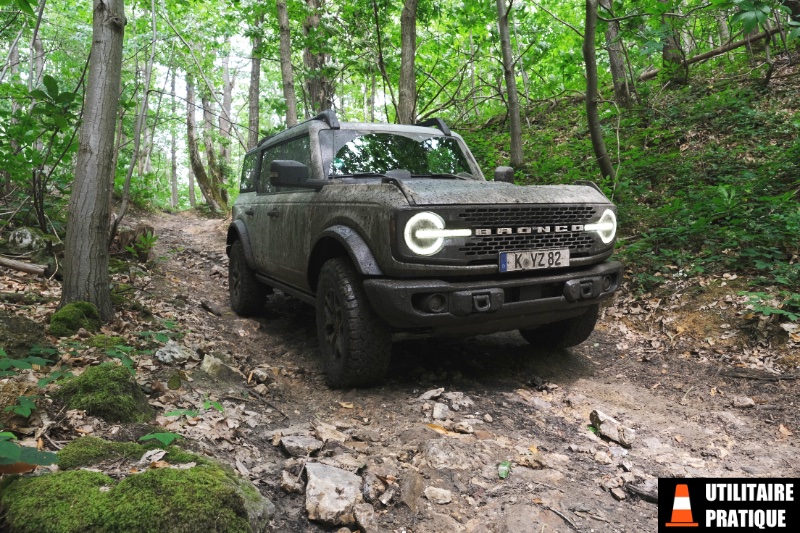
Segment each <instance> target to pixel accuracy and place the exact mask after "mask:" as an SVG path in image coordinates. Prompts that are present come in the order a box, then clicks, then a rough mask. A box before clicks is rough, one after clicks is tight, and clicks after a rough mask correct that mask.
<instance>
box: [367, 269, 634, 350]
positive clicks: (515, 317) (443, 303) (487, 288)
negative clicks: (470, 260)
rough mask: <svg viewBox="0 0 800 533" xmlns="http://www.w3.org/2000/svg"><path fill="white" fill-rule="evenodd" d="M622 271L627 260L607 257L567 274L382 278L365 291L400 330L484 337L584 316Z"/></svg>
mask: <svg viewBox="0 0 800 533" xmlns="http://www.w3.org/2000/svg"><path fill="white" fill-rule="evenodd" d="M622 269H623V266H622V263H619V262H618V261H606V262H604V263H600V264H598V265H593V266H591V267H589V268H582V269H580V270H570V271H568V272H563V273H556V274H549V275H541V274H537V275H526V276H520V275H516V276H514V277H508V278H503V277H496V278H494V279H490V280H481V281H474V282H471V281H466V282H464V281H459V282H448V281H443V280H435V279H380V278H377V279H366V280H364V290H365V291H366V293H367V296H368V298H369V300H370V303H371V304H372V307H373V308H374V309H375V311H376V312H377V313H378V315H379V316H380V317H381V318H383V320H385V321H386V323H388V324H389V325H390V326H391V327H392V328H394V329H396V330H400V331H411V332H418V333H425V334H431V335H463V334H469V335H478V334H487V333H494V332H497V331H509V330H513V329H530V328H534V327H537V326H540V325H542V324H548V323H551V322H557V321H559V320H564V319H567V318H571V317H575V316H579V315H581V314H583V313H584V312H585V311H586V307H587V306H590V305H593V304H596V303H598V302H600V301H602V300H604V299H606V298H609V297H610V296H611V295H612V294H613V293H614V291H616V290H617V288H619V285H620V282H621V280H622Z"/></svg>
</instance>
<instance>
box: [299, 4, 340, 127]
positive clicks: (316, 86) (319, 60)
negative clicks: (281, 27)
mask: <svg viewBox="0 0 800 533" xmlns="http://www.w3.org/2000/svg"><path fill="white" fill-rule="evenodd" d="M324 4H325V0H306V6H307V7H308V11H309V12H310V15H308V17H306V20H305V22H304V23H303V31H304V33H305V36H306V41H307V42H312V43H314V45H315V48H316V49H312V48H309V47H308V46H306V47H305V48H304V49H303V63H304V64H305V67H306V71H307V74H306V83H305V85H306V92H307V93H308V99H309V104H310V106H311V109H310V110H308V111H310V112H311V113H312V114H316V113H319V112H320V111H325V110H326V109H333V82H332V81H331V79H330V78H329V77H328V76H327V75H326V74H325V67H326V65H327V62H328V56H327V55H326V54H325V52H322V51H320V50H319V48H322V46H323V43H324V42H325V39H326V37H325V36H323V35H322V31H321V30H320V20H321V18H322V17H321V12H322V8H323V6H324Z"/></svg>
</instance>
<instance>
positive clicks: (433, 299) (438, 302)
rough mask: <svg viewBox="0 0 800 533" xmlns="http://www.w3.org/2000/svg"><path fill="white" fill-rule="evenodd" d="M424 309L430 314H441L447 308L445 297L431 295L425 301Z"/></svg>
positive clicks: (442, 295) (436, 294) (437, 294)
mask: <svg viewBox="0 0 800 533" xmlns="http://www.w3.org/2000/svg"><path fill="white" fill-rule="evenodd" d="M425 307H426V308H427V309H428V311H430V312H431V313H441V312H442V311H444V310H445V309H446V308H447V297H445V295H444V294H441V293H438V292H437V293H435V294H431V295H430V296H428V297H427V298H426V299H425Z"/></svg>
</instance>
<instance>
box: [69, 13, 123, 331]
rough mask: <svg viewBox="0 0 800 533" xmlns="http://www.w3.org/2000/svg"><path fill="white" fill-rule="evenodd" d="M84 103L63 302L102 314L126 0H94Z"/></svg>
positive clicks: (106, 304)
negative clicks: (83, 303) (78, 303)
mask: <svg viewBox="0 0 800 533" xmlns="http://www.w3.org/2000/svg"><path fill="white" fill-rule="evenodd" d="M93 8H94V10H93V17H92V51H91V59H90V66H89V79H88V82H87V84H86V94H85V100H86V106H85V110H84V113H85V115H84V120H83V124H82V126H81V133H80V142H79V148H78V155H77V158H76V162H75V180H74V182H73V187H72V194H71V196H70V200H69V216H68V222H67V236H66V239H65V242H64V254H65V257H64V265H63V266H64V283H63V286H62V291H61V305H62V306H63V305H66V304H69V303H72V302H76V301H87V302H90V303H92V304H94V305H95V306H97V309H98V311H99V312H100V317H101V318H102V319H103V320H109V319H110V318H111V317H112V314H113V308H112V306H111V291H110V290H109V287H108V223H109V205H108V196H109V187H110V184H111V182H112V181H111V180H112V176H113V173H114V168H113V166H112V160H113V152H114V126H115V124H116V113H117V106H118V105H119V87H120V81H121V79H122V41H123V36H124V33H125V6H124V2H123V0H94V2H93Z"/></svg>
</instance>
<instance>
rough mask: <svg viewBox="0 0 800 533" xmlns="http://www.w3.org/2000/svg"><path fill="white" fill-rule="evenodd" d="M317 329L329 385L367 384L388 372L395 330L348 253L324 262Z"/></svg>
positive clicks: (381, 377) (335, 386) (374, 381)
mask: <svg viewBox="0 0 800 533" xmlns="http://www.w3.org/2000/svg"><path fill="white" fill-rule="evenodd" d="M317 335H318V337H319V346H320V351H321V352H322V365H323V367H324V369H325V373H326V376H327V377H326V382H327V384H328V386H329V387H331V388H333V389H340V388H345V387H368V386H371V385H375V384H376V383H379V382H380V381H381V380H383V379H384V378H385V377H386V374H387V373H388V371H389V359H390V357H391V345H392V338H391V332H390V331H389V328H388V327H387V326H386V324H384V323H383V321H382V320H381V319H380V318H379V317H378V316H377V315H376V314H375V312H374V311H373V310H372V308H371V307H370V304H369V301H367V296H366V294H365V293H364V289H363V288H362V286H361V279H360V278H359V276H358V274H357V273H356V271H355V269H354V268H353V266H352V265H351V263H350V262H349V261H348V260H347V259H345V258H334V259H331V260H329V261H328V262H326V263H325V264H324V265H323V266H322V271H321V272H320V275H319V283H318V284H317Z"/></svg>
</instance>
